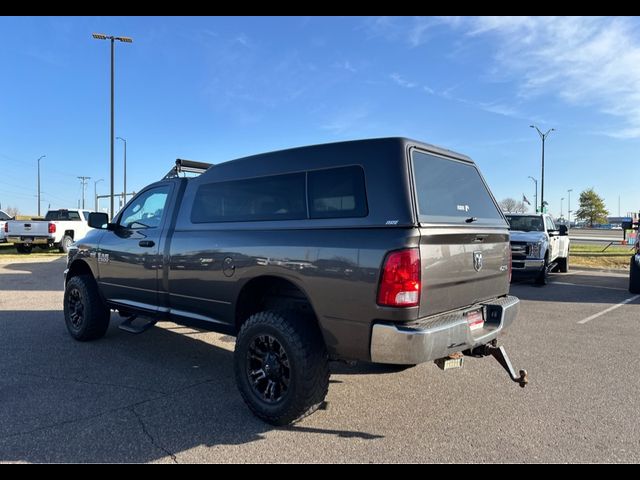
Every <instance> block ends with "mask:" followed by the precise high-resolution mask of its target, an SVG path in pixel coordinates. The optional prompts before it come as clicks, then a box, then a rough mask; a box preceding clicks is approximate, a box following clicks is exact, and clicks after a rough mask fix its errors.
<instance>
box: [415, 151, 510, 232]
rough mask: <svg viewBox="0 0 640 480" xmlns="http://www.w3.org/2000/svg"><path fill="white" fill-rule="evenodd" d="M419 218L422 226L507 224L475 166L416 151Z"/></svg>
mask: <svg viewBox="0 0 640 480" xmlns="http://www.w3.org/2000/svg"><path fill="white" fill-rule="evenodd" d="M412 161H413V174H414V182H415V189H416V198H417V203H418V215H419V220H420V222H423V223H457V224H472V225H477V224H492V225H495V224H496V223H504V219H503V217H502V214H501V213H500V211H499V210H498V207H497V206H496V204H495V203H494V201H493V198H492V197H491V195H490V194H489V191H488V190H487V187H486V186H485V183H484V182H483V181H482V178H481V177H480V173H479V172H478V170H477V169H476V167H475V165H473V164H470V163H466V162H462V161H457V160H451V159H448V158H443V157H437V156H435V155H430V154H427V153H424V152H420V151H417V150H414V151H413V153H412Z"/></svg>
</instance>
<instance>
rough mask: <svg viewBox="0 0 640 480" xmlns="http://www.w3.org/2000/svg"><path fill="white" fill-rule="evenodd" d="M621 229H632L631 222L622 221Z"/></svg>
mask: <svg viewBox="0 0 640 480" xmlns="http://www.w3.org/2000/svg"><path fill="white" fill-rule="evenodd" d="M622 229H623V230H631V229H633V222H622Z"/></svg>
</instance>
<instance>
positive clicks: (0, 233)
mask: <svg viewBox="0 0 640 480" xmlns="http://www.w3.org/2000/svg"><path fill="white" fill-rule="evenodd" d="M9 220H13V218H12V217H10V216H9V214H8V213H7V212H5V211H3V210H0V243H5V242H6V241H7V234H6V233H5V231H4V226H5V224H6V223H7V222H8V221H9Z"/></svg>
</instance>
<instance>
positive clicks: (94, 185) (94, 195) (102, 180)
mask: <svg viewBox="0 0 640 480" xmlns="http://www.w3.org/2000/svg"><path fill="white" fill-rule="evenodd" d="M100 182H104V178H101V179H100V180H96V181H95V182H93V198H94V203H95V208H94V209H93V211H94V212H97V211H98V190H97V188H96V185H98V184H99V183H100Z"/></svg>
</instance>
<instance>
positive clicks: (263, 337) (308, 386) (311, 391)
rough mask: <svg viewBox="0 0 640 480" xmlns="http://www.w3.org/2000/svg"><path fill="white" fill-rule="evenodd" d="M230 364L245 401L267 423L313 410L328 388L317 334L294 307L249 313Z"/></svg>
mask: <svg viewBox="0 0 640 480" xmlns="http://www.w3.org/2000/svg"><path fill="white" fill-rule="evenodd" d="M234 370H235V376H236V382H237V384H238V389H239V390H240V394H241V395H242V398H243V399H244V401H245V403H246V404H247V406H248V407H249V408H250V409H251V411H252V412H253V413H254V414H255V415H256V416H257V417H258V418H260V419H262V420H264V421H265V422H267V423H270V424H272V425H288V424H290V423H293V422H296V421H298V420H300V419H302V418H303V417H306V416H307V415H310V414H312V413H313V412H315V411H316V410H317V409H318V408H319V407H320V406H321V405H322V404H323V402H324V399H325V397H326V395H327V392H328V390H329V360H328V356H327V351H326V349H325V346H324V342H323V339H322V335H321V334H320V331H319V329H318V327H317V325H316V324H315V322H314V321H313V319H310V318H308V317H305V316H304V315H301V314H299V313H297V312H293V311H291V312H276V311H265V312H260V313H256V314H255V315H252V316H251V317H250V318H249V319H248V320H247V321H246V322H245V323H244V324H243V325H242V328H241V329H240V333H239V334H238V338H237V340H236V348H235V353H234Z"/></svg>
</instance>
